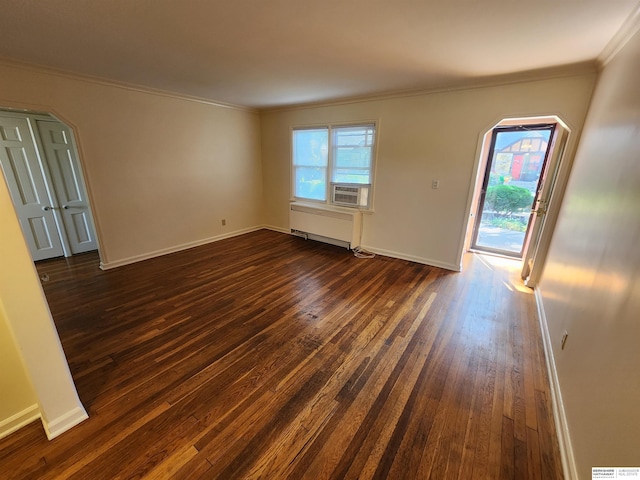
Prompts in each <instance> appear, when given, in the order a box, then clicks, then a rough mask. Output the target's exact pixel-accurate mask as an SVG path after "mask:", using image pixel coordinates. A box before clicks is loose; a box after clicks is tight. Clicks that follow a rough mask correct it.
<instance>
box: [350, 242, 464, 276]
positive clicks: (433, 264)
mask: <svg viewBox="0 0 640 480" xmlns="http://www.w3.org/2000/svg"><path fill="white" fill-rule="evenodd" d="M362 248H363V249H365V250H368V251H370V252H372V253H376V254H378V255H383V256H385V257H391V258H398V259H400V260H408V261H410V262H416V263H422V264H423V265H429V266H431V267H438V268H444V269H445V270H452V271H454V272H460V271H461V268H460V265H455V264H453V263H446V262H440V261H438V260H433V259H430V258H423V257H417V256H415V255H407V254H405V253H400V252H394V251H392V250H384V249H382V248H376V247H370V246H366V245H363V246H362Z"/></svg>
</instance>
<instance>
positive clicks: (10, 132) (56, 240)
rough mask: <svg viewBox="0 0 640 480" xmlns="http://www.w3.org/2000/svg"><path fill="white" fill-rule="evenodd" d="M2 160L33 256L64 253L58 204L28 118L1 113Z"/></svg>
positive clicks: (0, 147) (0, 142) (0, 146)
mask: <svg viewBox="0 0 640 480" xmlns="http://www.w3.org/2000/svg"><path fill="white" fill-rule="evenodd" d="M0 164H1V165H2V171H3V173H4V177H5V179H6V182H7V186H8V187H9V193H10V194H11V199H12V200H13V203H14V206H15V209H16V214H17V215H18V220H19V221H20V225H21V227H22V231H23V233H24V236H25V239H26V241H27V245H28V246H29V249H30V251H31V256H32V258H33V260H44V259H46V258H52V257H59V256H62V255H63V253H64V252H63V248H62V242H61V240H60V232H59V230H58V225H57V224H56V220H55V217H54V210H53V208H54V207H55V205H56V204H55V203H54V201H53V200H54V199H53V198H52V197H51V195H50V193H51V192H49V191H48V190H47V187H46V183H45V177H44V174H43V171H42V169H41V166H40V165H41V164H40V162H39V159H38V154H37V152H36V148H35V144H34V140H33V137H32V135H31V129H30V128H29V123H28V121H27V119H26V118H18V117H4V116H0Z"/></svg>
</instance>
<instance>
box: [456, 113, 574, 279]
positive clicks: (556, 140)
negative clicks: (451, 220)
mask: <svg viewBox="0 0 640 480" xmlns="http://www.w3.org/2000/svg"><path fill="white" fill-rule="evenodd" d="M569 134H570V129H569V128H568V126H567V125H566V124H565V123H564V122H563V121H562V120H561V119H559V118H558V117H557V116H546V117H530V118H513V119H503V120H501V121H500V122H498V123H497V124H496V125H494V126H492V127H491V128H490V129H488V130H487V131H486V132H485V133H484V136H483V142H482V149H481V155H480V160H479V168H478V175H477V179H476V183H475V189H474V194H473V201H472V206H471V210H470V222H469V225H468V229H467V235H466V248H467V249H469V250H472V251H481V252H486V253H492V254H498V255H504V256H508V257H511V258H515V259H519V260H522V278H523V279H524V280H525V283H526V284H527V285H528V286H534V285H535V283H536V282H537V279H538V277H539V275H540V273H541V270H542V266H543V264H544V258H545V257H546V249H547V248H548V244H549V242H550V238H551V232H552V231H553V226H554V225H555V218H556V216H557V212H558V209H559V206H560V201H561V199H562V193H563V191H564V185H565V183H566V177H567V176H568V169H567V168H561V166H562V165H565V166H566V164H567V163H569V162H568V160H564V159H563V157H564V152H565V147H566V144H567V140H568V138H569ZM563 160H564V161H563ZM559 180H560V181H559Z"/></svg>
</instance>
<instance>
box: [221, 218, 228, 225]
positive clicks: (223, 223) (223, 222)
mask: <svg viewBox="0 0 640 480" xmlns="http://www.w3.org/2000/svg"><path fill="white" fill-rule="evenodd" d="M220 223H222V226H223V227H224V226H225V225H226V224H227V220H226V219H224V218H223V219H222V221H221V222H220Z"/></svg>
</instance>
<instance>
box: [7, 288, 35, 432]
mask: <svg viewBox="0 0 640 480" xmlns="http://www.w3.org/2000/svg"><path fill="white" fill-rule="evenodd" d="M0 392H2V393H1V394H0V438H2V437H3V436H5V435H8V434H9V433H11V432H12V431H14V430H15V429H17V428H19V427H20V426H22V425H23V424H24V423H25V422H26V421H28V420H30V419H32V417H33V415H34V414H36V415H37V414H38V413H39V412H38V405H37V399H36V396H35V393H34V392H33V389H32V388H31V382H30V380H29V377H28V376H27V372H26V371H25V368H24V365H23V363H22V358H21V356H20V353H19V352H18V349H17V347H16V344H15V340H14V338H13V335H12V333H11V330H10V329H9V324H8V323H7V320H6V314H5V312H4V307H3V305H2V301H1V300H0Z"/></svg>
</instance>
